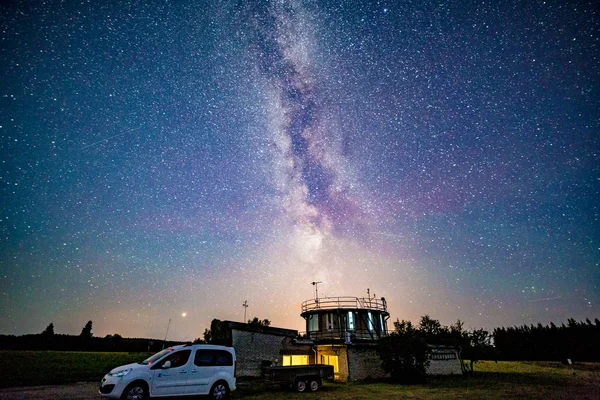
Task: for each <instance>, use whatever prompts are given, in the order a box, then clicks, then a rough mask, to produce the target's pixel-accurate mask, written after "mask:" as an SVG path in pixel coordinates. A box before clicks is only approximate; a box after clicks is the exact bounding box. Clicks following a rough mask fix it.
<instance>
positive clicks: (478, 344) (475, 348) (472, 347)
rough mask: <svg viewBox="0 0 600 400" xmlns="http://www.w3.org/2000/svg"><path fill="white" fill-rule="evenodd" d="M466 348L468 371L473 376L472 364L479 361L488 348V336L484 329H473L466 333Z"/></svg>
mask: <svg viewBox="0 0 600 400" xmlns="http://www.w3.org/2000/svg"><path fill="white" fill-rule="evenodd" d="M467 338H468V342H467V343H468V347H467V349H466V352H465V353H466V354H465V356H466V357H468V358H469V360H470V367H471V369H470V371H469V373H470V374H471V375H472V374H473V364H474V363H476V362H478V361H479V360H481V359H482V358H483V357H484V356H485V355H486V354H487V352H488V349H489V347H490V338H491V336H490V334H489V332H488V331H486V330H485V329H483V328H482V329H473V331H471V332H468V333H467Z"/></svg>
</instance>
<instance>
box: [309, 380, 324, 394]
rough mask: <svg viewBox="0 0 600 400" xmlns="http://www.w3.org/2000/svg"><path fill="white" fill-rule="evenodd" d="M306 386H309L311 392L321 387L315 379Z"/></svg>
mask: <svg viewBox="0 0 600 400" xmlns="http://www.w3.org/2000/svg"><path fill="white" fill-rule="evenodd" d="M308 387H309V388H310V391H311V392H316V391H317V390H319V388H320V387H321V384H320V383H319V381H318V380H317V379H312V380H311V381H310V384H309V385H308Z"/></svg>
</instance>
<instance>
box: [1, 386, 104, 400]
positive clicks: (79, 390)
mask: <svg viewBox="0 0 600 400" xmlns="http://www.w3.org/2000/svg"><path fill="white" fill-rule="evenodd" d="M0 399H1V400H22V399H35V400H74V399H77V400H92V399H93V400H100V395H99V394H98V383H91V382H82V383H75V384H73V385H56V386H30V387H19V388H8V389H0Z"/></svg>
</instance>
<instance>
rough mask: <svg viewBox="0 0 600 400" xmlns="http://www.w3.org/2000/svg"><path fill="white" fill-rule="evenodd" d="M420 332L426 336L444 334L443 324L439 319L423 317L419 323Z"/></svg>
mask: <svg viewBox="0 0 600 400" xmlns="http://www.w3.org/2000/svg"><path fill="white" fill-rule="evenodd" d="M419 330H420V331H421V332H422V333H423V334H424V335H425V336H438V335H440V334H441V333H442V331H443V329H442V324H440V321H438V320H437V319H433V318H431V317H430V316H429V315H427V314H426V315H423V316H422V317H421V321H420V322H419Z"/></svg>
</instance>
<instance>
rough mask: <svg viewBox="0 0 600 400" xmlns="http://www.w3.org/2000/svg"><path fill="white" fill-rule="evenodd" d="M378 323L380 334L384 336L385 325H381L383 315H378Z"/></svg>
mask: <svg viewBox="0 0 600 400" xmlns="http://www.w3.org/2000/svg"><path fill="white" fill-rule="evenodd" d="M379 323H380V324H381V325H379V326H380V327H381V334H385V328H384V326H385V325H383V315H381V314H379Z"/></svg>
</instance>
